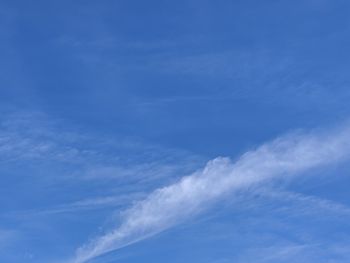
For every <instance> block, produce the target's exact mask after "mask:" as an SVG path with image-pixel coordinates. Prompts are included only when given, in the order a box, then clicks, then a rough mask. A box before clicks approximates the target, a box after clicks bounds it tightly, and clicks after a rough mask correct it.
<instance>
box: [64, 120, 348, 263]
mask: <svg viewBox="0 0 350 263" xmlns="http://www.w3.org/2000/svg"><path fill="white" fill-rule="evenodd" d="M349 132H350V128H348V127H347V126H344V127H342V128H339V129H336V130H333V131H331V132H327V133H309V134H304V135H301V134H293V135H289V136H285V137H281V138H278V139H276V140H274V141H272V142H270V143H267V144H264V145H262V146H260V147H259V148H257V149H256V150H253V151H249V152H247V153H245V154H243V155H242V156H241V157H240V158H238V159H237V160H236V161H235V162H233V161H231V160H230V159H229V158H222V157H219V158H216V159H214V160H212V161H210V162H208V164H207V165H206V166H205V168H204V169H202V170H199V171H197V172H195V173H193V174H192V175H190V176H186V177H183V178H182V179H181V180H180V181H179V182H177V183H175V184H173V185H170V186H167V187H164V188H160V189H158V190H156V191H154V192H153V193H151V194H150V195H149V196H148V197H147V198H146V199H144V200H143V201H140V202H138V203H136V204H135V205H134V206H132V207H131V208H130V209H128V210H126V211H124V213H123V216H122V221H121V224H120V225H119V227H117V228H116V229H114V230H112V231H110V232H109V233H107V234H105V235H103V236H100V237H97V238H96V239H95V240H93V241H92V242H89V243H88V244H86V245H84V246H82V247H81V248H79V249H78V250H77V253H76V256H75V258H74V259H73V260H71V261H69V262H73V263H83V262H87V261H89V260H90V259H93V258H95V257H97V256H100V255H103V254H105V253H108V252H111V251H114V250H116V249H119V248H122V247H125V246H127V245H130V244H132V243H135V242H138V241H140V240H143V239H145V238H147V237H150V236H153V235H155V234H157V233H159V232H161V231H163V230H166V229H168V228H170V227H172V226H175V225H177V224H179V223H180V222H182V221H184V220H186V219H188V218H189V217H191V216H193V215H197V214H198V213H200V212H202V211H203V210H205V209H206V208H208V207H209V206H210V205H211V204H213V202H215V201H218V200H220V199H222V198H224V197H225V196H226V195H228V194H230V193H233V192H235V191H242V190H247V189H249V188H251V187H255V186H258V185H259V184H261V183H264V182H269V181H272V180H275V179H283V178H287V177H289V176H292V175H296V174H300V173H302V172H305V171H307V170H308V169H312V168H318V167H322V166H325V165H330V164H334V163H337V162H339V161H342V160H345V159H346V158H348V157H349V154H350V140H349V139H350V133H349Z"/></svg>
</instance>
